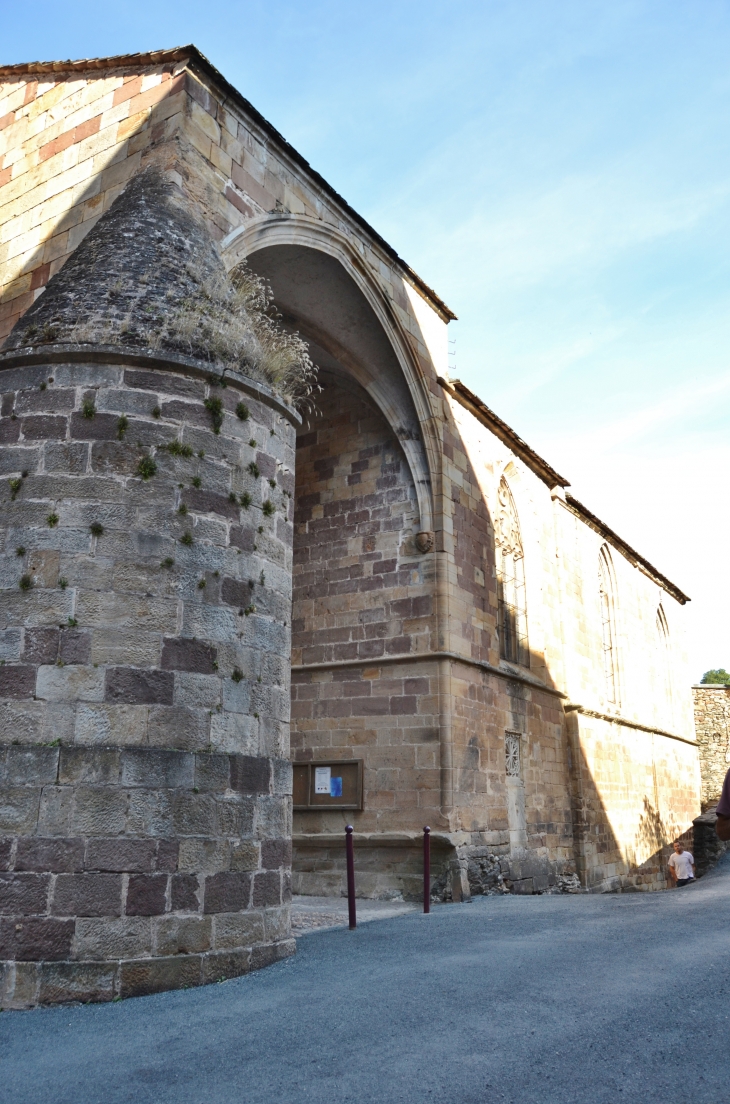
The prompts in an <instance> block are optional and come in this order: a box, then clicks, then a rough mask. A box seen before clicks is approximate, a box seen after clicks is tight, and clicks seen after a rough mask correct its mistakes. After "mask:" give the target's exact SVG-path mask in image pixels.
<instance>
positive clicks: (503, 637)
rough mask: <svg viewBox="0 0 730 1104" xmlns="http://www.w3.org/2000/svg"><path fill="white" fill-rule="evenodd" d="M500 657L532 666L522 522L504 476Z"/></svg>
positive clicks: (498, 520) (498, 534)
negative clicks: (528, 635)
mask: <svg viewBox="0 0 730 1104" xmlns="http://www.w3.org/2000/svg"><path fill="white" fill-rule="evenodd" d="M494 530H495V545H496V560H497V598H498V618H499V620H498V626H497V631H498V634H499V654H500V657H501V658H502V659H506V660H507V661H508V662H509V663H519V664H520V665H521V666H523V667H529V666H530V649H529V644H528V637H527V602H526V597H525V553H524V548H523V544H522V533H521V531H520V521H519V517H518V516H517V509H516V507H515V501H514V498H513V497H512V492H511V491H510V489H509V484H508V483H507V480H506V479H505V478H504V476H503V477H502V478H501V479H500V481H499V488H498V491H497V511H496V514H495V521H494Z"/></svg>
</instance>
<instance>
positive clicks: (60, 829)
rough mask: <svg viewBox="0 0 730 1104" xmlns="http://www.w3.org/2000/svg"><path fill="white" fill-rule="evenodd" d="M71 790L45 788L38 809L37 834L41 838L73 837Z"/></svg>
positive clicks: (74, 832)
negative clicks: (41, 836)
mask: <svg viewBox="0 0 730 1104" xmlns="http://www.w3.org/2000/svg"><path fill="white" fill-rule="evenodd" d="M73 805H74V794H73V790H72V789H70V788H69V787H67V786H45V787H44V788H43V790H42V791H41V799H40V805H39V808H38V832H39V833H40V835H43V836H66V837H70V836H75V835H77V834H78V833H77V832H76V831H75V829H74V828H73Z"/></svg>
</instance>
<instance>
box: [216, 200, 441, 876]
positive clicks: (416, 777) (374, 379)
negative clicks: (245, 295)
mask: <svg viewBox="0 0 730 1104" xmlns="http://www.w3.org/2000/svg"><path fill="white" fill-rule="evenodd" d="M224 255H225V258H226V263H227V264H228V265H229V266H230V267H233V266H234V265H235V264H237V263H239V262H240V261H241V260H243V259H245V260H246V261H247V262H248V264H249V266H250V267H251V268H252V269H253V271H254V272H256V273H257V274H258V275H260V276H263V277H264V278H265V279H266V280H267V281H268V283H269V284H270V286H271V288H272V291H273V293H274V300H275V303H276V306H277V308H278V310H279V311H280V312H281V314H282V316H283V322H284V324H285V325H286V326H287V327H289V328H291V329H295V330H297V331H298V332H299V333H301V334H302V336H304V337H305V338H306V339H307V341H308V342H309V346H310V351H311V355H312V359H313V360H314V362H315V363H316V364H317V365H318V367H319V369H320V372H319V382H320V385H321V388H322V389H321V391H320V392H318V393H317V394H315V395H314V396H313V402H312V408H311V410H309V412H308V413H306V414H305V417H304V424H303V426H302V428H301V431H300V432H299V434H298V440H297V459H296V484H295V486H296V493H295V499H296V501H295V516H294V522H295V528H294V564H293V596H292V597H293V603H292V607H293V608H292V724H291V746H292V758H293V760H294V763H295V817H294V863H293V884H294V888H295V890H298V891H299V892H308V893H324V894H327V893H334V894H337V893H338V892H339V891H340V888H341V876H342V875H341V871H339V870H337V869H336V864H335V865H334V866H333V862H332V859H331V857H330V856H329V854H328V851H327V848H328V846H331V845H332V839H333V834H334V836H335V838H337V839H338V837H339V834H340V832H341V829H342V825H343V823H344V822H345V821H346V820H350V821H352V822H353V823H354V824H355V828H356V833H362V834H363V835H364V836H367V837H368V838H370V839H371V840H373V846H372V850H371V853H370V855H369V857H368V860H367V862H368V865H369V867H370V871H371V872H370V874H368V875H365V874H362V875H360V876H359V882H358V892H360V893H363V894H364V895H366V896H370V895H374V896H379V895H381V894H382V893H385V894H387V893H392V892H394V891H396V892H404V891H405V892H407V893H410V894H413V893H418V885H419V883H418V878H419V873H417V870H418V863H419V858H418V852H417V850H415V849H414V847H413V845H411V844H404V845H403V846H402V851H403V853H402V854H399V855H398V856H395V855H394V854H393V852H392V849H391V850H387V849H386V851H384V852H383V853H381V851H380V848H379V845H378V843H377V839H378V838H379V837H385V836H386V835H388V834H389V835H390V836H391V837H392V834H393V833H394V832H400V833H404V832H405V833H408V834H410V835H415V834H418V835H420V829H421V826H422V823H423V822H424V817H425V818H426V820H427V821H428V822H429V823H431V824H433V825H435V826H438V825H439V824H440V823H441V813H440V802H441V798H440V791H441V786H440V751H439V746H440V719H439V697H438V691H437V683H438V668H437V664H436V663H435V661H434V660H433V658H432V651H433V647H434V642H435V640H436V635H437V634H436V631H435V618H436V614H437V610H436V601H435V596H434V581H435V566H434V556H433V555H431V554H430V552H431V549H432V547H433V543H432V541H430V540H424V539H423V534H425V533H428V534H429V537H430V536H431V533H432V530H433V529H434V521H433V502H432V493H431V465H430V460H432V459H433V457H434V456H436V455H437V454H438V450H437V449H436V447H435V443H434V445H433V446H430V445H429V434H430V432H431V410H430V403H429V400H428V396H427V394H426V392H425V385H424V383H423V380H422V378H421V373H420V368H419V365H418V362H417V359H416V357H415V355H414V352H413V348H412V345H411V343H410V341H409V340H408V338H407V335H406V334H405V333H404V332H403V330H402V328H401V326H400V323H399V322H398V318H397V313H396V312H395V310H394V308H393V304H392V303H391V302H389V301H388V298H387V296H386V294H385V292H384V290H383V289H382V288H381V287H380V286H379V284H378V283H377V280H376V279H375V277H374V276H373V273H372V271H371V270H370V269H369V268H368V267H367V266H366V265H365V264H364V263H363V261H362V259H359V258H358V257H357V256H356V254H354V253H353V251H352V250H351V248H350V246H349V244H348V243H347V241H345V240H344V238H341V237H338V236H337V234H336V232H334V233H331V232H330V229H329V228H327V229H326V230H322V229H321V227H318V226H314V227H312V226H311V225H310V220H306V219H301V220H298V219H296V218H292V219H289V218H285V219H283V218H270V219H268V220H265V222H264V223H263V224H258V225H254V226H253V227H249V228H247V230H246V231H244V232H243V233H241V234H239V235H238V236H237V237H236V238H234V240H232V241H231V242H228V243H224ZM419 655H420V656H422V657H423V658H422V659H420V660H419V658H418V657H419ZM426 656H428V659H426V658H425V657H426ZM353 760H355V761H357V762H358V764H361V767H358V769H359V770H360V778H361V781H362V795H363V800H362V808H360V809H353V808H348V809H347V810H345V809H343V808H338V807H337V805H338V804H339V803H338V802H337V801H336V800H333V801H332V802H330V803H329V808H327V806H325V805H320V806H318V807H317V808H316V809H311V808H310V809H302V808H301V806H300V804H299V806H298V799H297V797H296V789H297V785H298V783H297V778H298V777H301V773H299V774H298V773H297V772H300V765H303V764H305V763H308V762H313V763H320V764H327V763H329V764H331V776H332V777H333V778H335V779H336V778H339V777H343V781H344V784H345V789H346V788H347V777H346V772H345V773H344V774H343V770H344V768H343V767H341V766H340V764H343V763H347V762H350V763H352V761H353ZM310 775H311V772H310ZM307 777H308V779H309V781H307V783H306V785H308V786H309V790H307V795H306V796H307V797H308V798H309V797H311V794H312V793H313V789H312V786H310V781H311V782H312V783H313V781H314V780H313V779H310V776H309V775H308V776H307ZM323 796H324V797H327V795H323ZM300 801H301V793H300V796H299V802H300ZM338 843H339V839H338ZM394 860H395V861H394ZM394 865H396V866H397V867H398V871H399V873H398V875H397V877H396V878H395V881H394V880H393V879H394V875H393V868H394ZM411 882H412V884H411Z"/></svg>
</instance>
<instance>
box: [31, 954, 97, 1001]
mask: <svg viewBox="0 0 730 1104" xmlns="http://www.w3.org/2000/svg"><path fill="white" fill-rule="evenodd" d="M39 972H40V990H39V993H38V999H39V1001H40V1002H41V1004H65V1003H68V1002H71V1001H81V1002H82V1003H84V1004H86V1003H88V1002H89V1001H95V1002H96V1001H110V1000H113V999H114V986H115V982H116V972H117V967H116V964H111V963H101V962H54V963H50V962H44V963H42V964H41V966H40V968H39Z"/></svg>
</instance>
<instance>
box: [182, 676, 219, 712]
mask: <svg viewBox="0 0 730 1104" xmlns="http://www.w3.org/2000/svg"><path fill="white" fill-rule="evenodd" d="M220 700H221V684H220V679H219V678H218V676H217V675H213V676H208V675H198V674H194V673H190V672H184V671H176V672H175V694H174V701H175V705H181V706H187V707H189V708H192V709H205V710H210V709H215V708H216V706H217V705H220Z"/></svg>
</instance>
